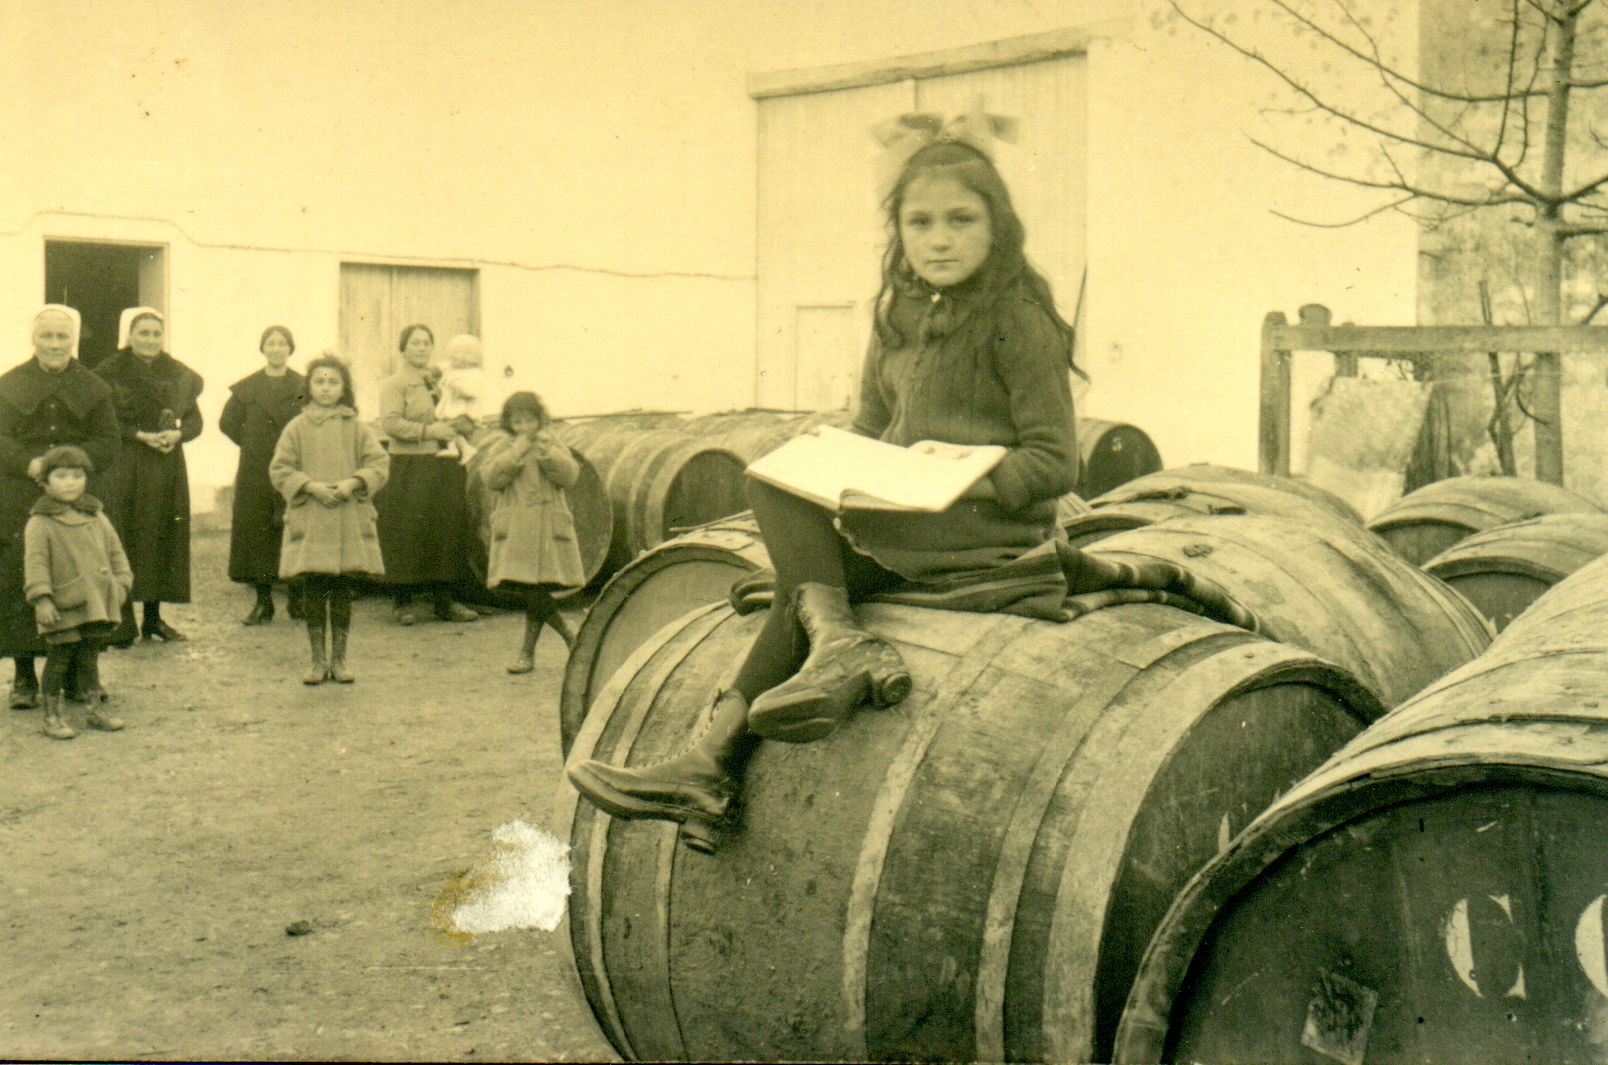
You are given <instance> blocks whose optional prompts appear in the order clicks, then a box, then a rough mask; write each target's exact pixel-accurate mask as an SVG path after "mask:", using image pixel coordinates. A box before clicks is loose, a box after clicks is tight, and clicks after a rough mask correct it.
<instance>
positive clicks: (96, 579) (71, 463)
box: [23, 444, 134, 740]
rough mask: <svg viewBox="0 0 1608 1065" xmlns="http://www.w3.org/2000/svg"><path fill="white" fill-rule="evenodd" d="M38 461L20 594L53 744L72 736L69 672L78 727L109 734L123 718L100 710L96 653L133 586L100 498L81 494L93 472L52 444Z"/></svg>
mask: <svg viewBox="0 0 1608 1065" xmlns="http://www.w3.org/2000/svg"><path fill="white" fill-rule="evenodd" d="M38 464H39V472H38V475H37V479H38V481H39V484H40V487H42V488H43V489H44V490H45V494H44V495H42V496H40V497H39V499H38V500H37V501H36V502H35V503H34V505H33V507H32V509H31V510H30V511H29V517H28V524H27V526H26V527H25V528H24V530H23V595H24V596H25V597H26V598H27V600H28V602H29V603H30V604H32V606H33V608H34V621H35V622H36V623H37V624H38V626H39V632H40V634H41V635H43V636H44V638H45V644H46V647H47V650H46V652H45V672H44V676H43V678H41V680H40V685H39V687H40V691H39V698H40V702H41V704H42V705H43V707H44V710H45V722H44V733H45V735H47V736H49V737H51V738H52V739H58V740H70V739H72V738H73V737H74V736H76V735H77V733H76V732H75V731H74V730H73V728H72V726H71V725H69V724H68V723H67V720H66V717H65V715H64V713H63V706H62V703H63V689H64V688H65V687H66V681H67V677H68V674H69V673H71V674H73V675H74V677H75V679H76V682H77V684H76V686H77V688H78V694H79V697H80V698H82V699H83V700H84V701H85V706H84V720H85V722H86V723H87V724H88V725H89V726H90V727H91V728H97V729H101V730H102V731H105V732H116V731H117V730H118V729H120V728H122V727H123V722H122V720H121V719H120V718H115V717H112V716H110V715H109V714H107V713H105V712H104V711H103V710H102V709H101V705H100V704H101V692H100V662H99V656H100V652H101V648H102V647H104V646H105V644H106V637H107V636H109V635H110V634H111V632H112V629H113V628H115V627H116V625H117V622H118V619H119V617H120V616H121V612H122V609H123V603H124V601H125V600H126V599H127V598H128V593H129V590H130V589H132V588H133V587H134V571H133V570H132V569H130V568H129V564H128V555H127V554H125V553H124V551H123V543H122V541H121V540H119V539H118V538H117V530H115V529H113V528H112V523H111V522H110V521H108V520H107V519H106V512H105V509H104V508H103V507H102V506H101V502H100V500H98V499H96V498H95V497H94V496H92V495H88V494H86V493H85V491H84V488H85V486H86V484H87V483H88V480H89V474H90V473H91V472H92V471H93V469H94V465H93V464H92V463H91V462H90V460H89V456H88V455H87V454H85V453H84V450H83V449H82V448H78V447H73V446H72V445H70V444H67V445H62V446H60V447H53V448H51V449H50V450H49V451H47V452H45V453H44V454H43V455H41V456H40V457H39V459H38Z"/></svg>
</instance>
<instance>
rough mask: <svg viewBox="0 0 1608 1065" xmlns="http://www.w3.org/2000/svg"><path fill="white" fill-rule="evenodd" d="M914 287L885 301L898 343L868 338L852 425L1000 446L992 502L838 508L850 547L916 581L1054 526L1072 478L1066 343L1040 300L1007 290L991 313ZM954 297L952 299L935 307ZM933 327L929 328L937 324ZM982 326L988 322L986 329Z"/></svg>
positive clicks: (942, 575) (1026, 545)
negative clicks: (927, 508)
mask: <svg viewBox="0 0 1608 1065" xmlns="http://www.w3.org/2000/svg"><path fill="white" fill-rule="evenodd" d="M953 291H954V290H951V293H945V294H943V295H941V296H940V298H939V299H938V300H937V301H934V300H932V299H931V298H930V297H929V296H923V295H922V294H921V293H919V292H915V291H903V292H900V293H899V294H897V295H896V296H895V297H894V304H893V306H892V308H891V309H890V313H891V317H892V321H893V324H894V326H895V328H896V329H897V330H898V331H899V332H900V333H901V334H902V335H903V336H904V338H905V341H904V342H902V343H899V344H897V345H894V346H889V347H887V348H884V346H883V344H882V343H881V342H880V341H879V340H878V339H877V338H876V337H875V336H873V338H872V341H871V346H870V350H869V351H868V352H867V354H866V360H865V367H864V369H863V371H862V374H861V378H860V405H859V409H858V411H857V412H856V415H855V421H854V428H855V431H857V432H860V433H863V434H865V435H867V436H873V437H876V438H878V439H881V440H884V441H886V442H888V443H890V444H898V445H900V446H908V445H910V444H913V443H916V442H917V441H919V440H944V441H948V442H950V443H955V444H997V445H1001V446H1003V447H1005V448H1007V449H1008V450H1007V453H1006V455H1005V458H1004V459H1003V460H1002V461H1001V462H1000V464H999V465H998V466H997V467H995V469H994V472H993V474H992V475H991V478H992V480H993V483H994V489H995V492H996V493H997V495H998V500H997V501H995V500H972V499H966V500H961V501H960V502H958V503H956V504H955V505H954V506H952V507H950V508H949V509H948V510H946V511H944V512H943V513H942V514H936V515H933V514H921V515H908V514H891V513H889V512H856V513H852V514H845V515H844V516H843V518H842V520H841V524H842V527H843V530H844V532H845V533H846V534H848V536H849V538H850V540H851V541H852V542H853V543H854V545H855V546H856V547H857V548H859V549H860V550H862V551H865V552H866V553H867V554H870V555H872V556H873V557H875V558H876V559H877V560H878V561H879V562H881V563H882V564H883V565H885V566H887V567H888V568H889V569H892V570H894V571H895V572H898V573H900V574H902V575H903V576H905V577H907V578H909V579H911V580H916V581H931V580H938V579H947V578H948V577H950V576H952V575H954V574H956V573H958V572H980V571H985V570H987V569H988V568H989V567H991V566H994V565H998V564H1001V563H1003V562H1006V561H1009V560H1011V559H1013V558H1015V557H1017V556H1019V555H1020V554H1021V553H1023V552H1024V551H1026V550H1029V549H1031V548H1033V547H1036V546H1038V545H1040V544H1042V543H1044V542H1045V541H1046V540H1047V539H1049V538H1050V537H1051V536H1052V535H1053V534H1054V517H1055V501H1056V499H1058V498H1059V497H1060V496H1062V495H1064V494H1066V493H1067V492H1070V491H1071V490H1072V487H1073V484H1074V482H1075V481H1076V478H1077V465H1078V449H1077V439H1076V429H1075V427H1074V424H1073V415H1072V390H1071V383H1070V381H1069V379H1068V365H1067V358H1066V347H1065V343H1064V341H1063V339H1062V336H1061V334H1060V333H1059V332H1058V331H1057V330H1056V328H1055V326H1054V323H1053V322H1052V321H1051V320H1050V318H1049V316H1048V314H1046V313H1045V311H1044V310H1043V308H1042V307H1040V306H1039V305H1038V304H1037V303H1035V302H1033V301H1032V300H1031V299H1029V298H1028V297H1027V296H1026V295H1025V294H1024V293H1016V294H1008V295H1007V296H1006V297H1005V301H1004V303H1003V304H1002V305H1001V306H1000V307H999V309H998V311H997V312H996V314H995V315H994V321H993V322H992V323H989V322H987V321H985V320H983V319H982V318H981V308H971V307H967V306H966V305H965V303H964V301H965V300H967V299H969V298H970V295H969V294H968V293H966V292H964V291H961V292H960V293H958V294H952V293H953ZM951 299H958V300H959V301H962V302H960V303H959V305H958V306H949V307H945V306H943V301H944V300H951ZM935 326H936V327H937V328H935ZM990 326H991V327H990Z"/></svg>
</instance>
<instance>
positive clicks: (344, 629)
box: [329, 604, 357, 684]
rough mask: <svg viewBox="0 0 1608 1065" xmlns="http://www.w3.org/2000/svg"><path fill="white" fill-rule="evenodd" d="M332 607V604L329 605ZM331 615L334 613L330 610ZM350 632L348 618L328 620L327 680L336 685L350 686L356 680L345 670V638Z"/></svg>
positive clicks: (350, 623)
mask: <svg viewBox="0 0 1608 1065" xmlns="http://www.w3.org/2000/svg"><path fill="white" fill-rule="evenodd" d="M331 605H332V606H333V604H331ZM330 613H331V614H332V615H333V614H334V613H335V611H334V610H333V609H332V610H330ZM351 631H352V619H351V618H350V617H345V618H337V617H332V618H331V619H330V627H329V679H330V680H332V681H334V682H335V683H336V684H351V683H352V682H353V681H355V680H357V678H356V677H354V676H352V674H351V673H349V672H347V669H346V637H347V634H348V633H350V632H351Z"/></svg>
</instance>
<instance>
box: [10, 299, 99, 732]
mask: <svg viewBox="0 0 1608 1065" xmlns="http://www.w3.org/2000/svg"><path fill="white" fill-rule="evenodd" d="M33 347H34V354H33V358H31V359H29V360H28V361H27V362H25V363H23V364H22V365H21V366H18V367H16V368H14V369H12V370H11V371H9V372H8V373H6V374H5V375H4V376H0V656H4V657H7V658H13V659H15V660H16V675H15V677H14V678H13V680H12V683H11V699H10V703H11V708H12V709H13V710H27V709H29V708H31V707H33V706H36V705H37V704H38V697H39V678H38V677H37V676H36V675H35V673H34V663H33V660H34V657H35V656H36V655H42V654H44V653H45V641H44V639H43V638H42V637H41V636H40V635H39V627H38V625H37V624H36V623H35V621H34V612H33V607H31V606H30V605H28V602H27V600H26V599H24V598H23V594H22V556H23V544H22V532H23V529H24V527H25V526H26V525H27V524H28V511H29V509H30V508H31V507H32V506H33V504H34V500H36V499H38V498H39V494H40V492H39V485H38V484H37V483H35V481H34V478H33V473H34V472H36V471H37V466H36V463H37V461H38V459H39V457H40V456H41V455H43V454H44V453H45V452H46V451H49V450H50V449H51V448H53V447H55V446H57V445H58V444H75V445H77V446H78V447H81V448H83V449H84V450H85V451H86V452H88V453H89V457H90V461H92V462H93V463H94V464H95V467H96V469H102V470H103V469H105V468H106V467H107V466H109V465H111V463H112V458H113V456H115V455H116V454H117V414H116V412H115V410H114V409H113V406H112V392H111V389H109V388H107V387H106V385H105V383H104V382H102V381H101V379H100V378H99V377H97V376H96V375H95V374H93V373H91V372H90V371H89V370H87V369H85V368H84V365H83V364H82V363H80V362H79V361H78V359H77V358H75V356H76V355H77V353H78V312H77V311H75V310H73V309H72V308H71V307H64V306H62V305H61V304H56V303H52V304H50V305H48V306H47V307H45V308H44V309H43V310H41V311H40V312H39V314H38V315H37V316H36V317H35V318H34V321H33ZM90 488H91V490H97V485H96V479H94V478H92V479H91V481H90Z"/></svg>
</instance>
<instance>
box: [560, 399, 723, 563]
mask: <svg viewBox="0 0 1608 1065" xmlns="http://www.w3.org/2000/svg"><path fill="white" fill-rule="evenodd" d="M564 432H565V439H566V441H567V442H569V443H570V445H571V446H572V447H573V448H575V450H577V451H579V452H580V453H581V454H583V455H585V456H586V457H587V458H588V459H590V460H591V462H592V464H593V465H594V466H595V467H596V468H597V471H598V473H599V474H600V475H601V476H602V477H603V483H604V486H605V488H606V489H607V491H608V496H609V503H610V505H611V506H612V507H613V511H614V537H613V540H612V541H611V542H610V545H609V552H608V555H607V557H606V558H605V559H604V562H603V570H604V572H605V573H612V572H614V571H615V570H617V569H619V568H620V567H621V566H623V565H625V564H626V563H627V562H629V561H631V559H633V558H635V557H636V556H637V555H638V554H639V553H640V552H642V551H646V550H647V549H648V548H650V547H654V546H656V545H658V544H661V543H663V542H664V541H665V540H667V539H669V538H670V537H671V536H672V535H674V534H675V533H676V532H678V531H680V530H682V529H689V528H692V527H693V526H696V525H702V524H704V523H706V522H709V521H713V520H715V519H717V518H721V517H725V516H726V515H728V514H735V513H737V512H738V511H741V510H743V509H744V508H745V507H746V506H747V502H746V500H745V499H744V495H743V491H744V489H743V467H744V465H745V463H744V462H743V460H742V459H741V458H739V457H738V456H736V455H734V454H732V453H731V452H729V451H726V450H724V449H722V448H719V447H717V446H715V445H714V444H713V443H710V442H708V441H705V440H702V439H699V438H698V437H695V436H690V435H688V434H687V433H685V432H682V431H680V430H679V429H646V430H641V429H634V428H630V427H626V428H615V427H608V426H604V427H598V428H592V427H589V426H587V425H578V426H573V427H567V428H566V429H565V430H564Z"/></svg>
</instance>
